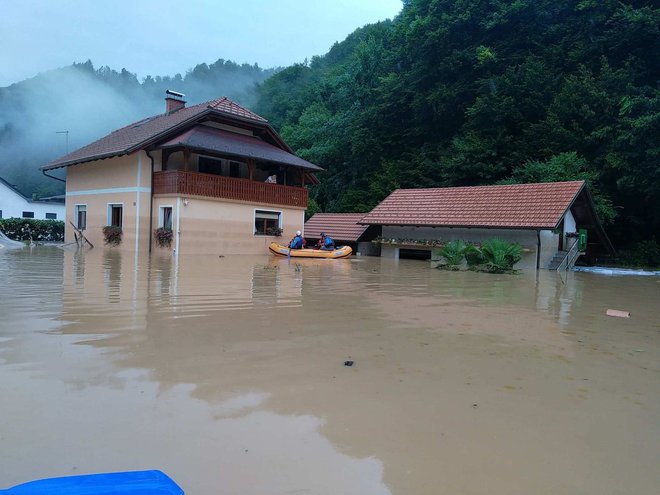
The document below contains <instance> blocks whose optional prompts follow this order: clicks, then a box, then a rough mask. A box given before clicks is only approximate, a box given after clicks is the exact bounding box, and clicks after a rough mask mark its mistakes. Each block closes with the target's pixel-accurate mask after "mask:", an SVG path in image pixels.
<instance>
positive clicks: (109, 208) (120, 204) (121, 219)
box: [106, 203, 124, 230]
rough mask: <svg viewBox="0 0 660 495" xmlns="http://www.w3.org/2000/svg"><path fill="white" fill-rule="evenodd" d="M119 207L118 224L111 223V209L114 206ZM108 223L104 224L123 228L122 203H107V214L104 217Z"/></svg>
mask: <svg viewBox="0 0 660 495" xmlns="http://www.w3.org/2000/svg"><path fill="white" fill-rule="evenodd" d="M117 207H119V208H121V216H120V218H119V225H115V224H113V223H112V220H113V210H114V209H115V208H117ZM106 220H107V221H108V223H106V225H109V226H112V227H119V228H120V229H122V230H123V228H124V203H108V216H107V218H106Z"/></svg>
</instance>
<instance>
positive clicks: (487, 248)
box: [481, 238, 522, 273]
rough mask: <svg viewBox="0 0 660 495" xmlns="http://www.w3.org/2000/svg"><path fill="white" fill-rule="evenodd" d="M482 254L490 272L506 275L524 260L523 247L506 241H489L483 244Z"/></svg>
mask: <svg viewBox="0 0 660 495" xmlns="http://www.w3.org/2000/svg"><path fill="white" fill-rule="evenodd" d="M481 254H482V256H483V261H484V265H485V266H486V268H487V270H488V271H489V272H492V273H506V272H511V271H513V265H515V264H516V263H517V262H518V261H520V260H521V259H522V247H521V246H520V245H519V244H516V243H513V242H508V241H505V240H504V239H498V238H494V239H488V240H487V241H484V242H483V243H482V244H481Z"/></svg>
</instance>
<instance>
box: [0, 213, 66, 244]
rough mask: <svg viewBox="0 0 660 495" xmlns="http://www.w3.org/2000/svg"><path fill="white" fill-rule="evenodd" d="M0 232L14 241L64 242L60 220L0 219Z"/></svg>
mask: <svg viewBox="0 0 660 495" xmlns="http://www.w3.org/2000/svg"><path fill="white" fill-rule="evenodd" d="M0 230H1V231H2V232H3V233H4V234H5V235H6V236H7V237H9V238H10V239H12V240H14V241H34V242H63V241H64V222H63V221H61V220H35V219H34V218H5V219H0Z"/></svg>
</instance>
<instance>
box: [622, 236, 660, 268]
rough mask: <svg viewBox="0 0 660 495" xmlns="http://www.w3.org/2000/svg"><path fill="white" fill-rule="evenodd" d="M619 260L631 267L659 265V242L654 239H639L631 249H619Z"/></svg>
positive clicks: (653, 266)
mask: <svg viewBox="0 0 660 495" xmlns="http://www.w3.org/2000/svg"><path fill="white" fill-rule="evenodd" d="M619 262H620V263H622V264H623V265H625V266H632V267H649V268H658V267H660V243H658V241H656V240H655V239H649V240H646V241H641V242H639V243H637V244H636V245H634V246H633V247H632V248H631V249H627V250H621V251H619Z"/></svg>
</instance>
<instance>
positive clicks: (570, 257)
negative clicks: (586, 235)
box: [557, 239, 580, 271]
mask: <svg viewBox="0 0 660 495" xmlns="http://www.w3.org/2000/svg"><path fill="white" fill-rule="evenodd" d="M579 247H580V243H579V242H578V239H575V240H574V241H573V245H572V246H571V249H569V250H568V253H566V256H564V259H563V260H562V262H561V263H559V266H558V267H557V271H561V270H569V269H570V268H571V267H572V266H573V265H574V264H575V260H577V259H578V256H580V250H579Z"/></svg>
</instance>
